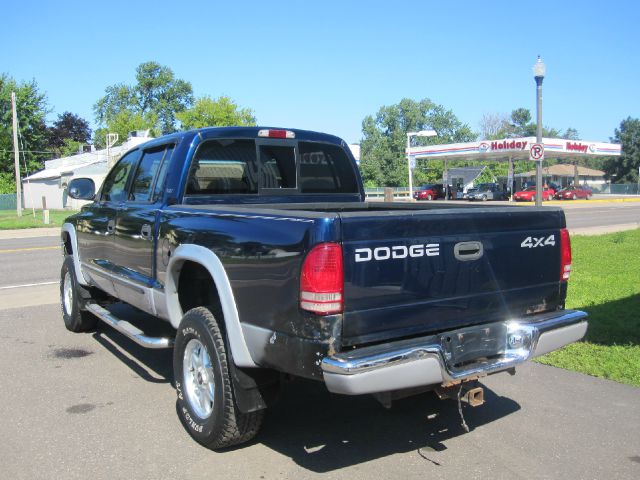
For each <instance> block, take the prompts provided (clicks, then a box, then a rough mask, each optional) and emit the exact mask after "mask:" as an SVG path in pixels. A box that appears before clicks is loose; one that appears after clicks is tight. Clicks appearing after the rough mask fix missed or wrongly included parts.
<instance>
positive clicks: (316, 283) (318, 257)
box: [300, 243, 344, 315]
mask: <svg viewBox="0 0 640 480" xmlns="http://www.w3.org/2000/svg"><path fill="white" fill-rule="evenodd" d="M343 285H344V277H343V267H342V247H341V246H340V244H339V243H321V244H319V245H316V246H315V247H313V248H312V249H311V251H310V252H309V253H308V254H307V258H305V259H304V263H303V264H302V273H301V275H300V308H302V309H303V310H307V311H309V312H313V313H317V314H320V315H329V314H331V313H341V312H342V308H343V302H342V292H343Z"/></svg>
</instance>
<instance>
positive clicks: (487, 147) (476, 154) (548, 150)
mask: <svg viewBox="0 0 640 480" xmlns="http://www.w3.org/2000/svg"><path fill="white" fill-rule="evenodd" d="M535 143H536V137H523V138H505V139H502V140H481V141H478V142H466V143H450V144H446V145H429V146H417V147H411V148H410V149H409V152H408V153H409V155H411V156H412V157H415V158H416V159H429V158H433V159H438V160H462V159H470V158H474V159H477V160H493V161H509V160H512V161H513V160H528V159H529V149H530V148H531V145H533V144H535ZM542 143H543V144H544V151H545V157H550V158H577V157H601V156H602V157H604V156H614V157H617V156H620V153H621V146H620V145H619V144H617V143H603V142H588V141H585V140H566V139H563V138H543V139H542Z"/></svg>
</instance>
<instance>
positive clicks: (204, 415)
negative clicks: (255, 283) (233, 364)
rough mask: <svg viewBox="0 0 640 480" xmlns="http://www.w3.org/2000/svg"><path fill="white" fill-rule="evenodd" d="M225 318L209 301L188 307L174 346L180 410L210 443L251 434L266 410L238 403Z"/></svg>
mask: <svg viewBox="0 0 640 480" xmlns="http://www.w3.org/2000/svg"><path fill="white" fill-rule="evenodd" d="M221 318H222V314H221V312H219V311H216V314H215V315H214V314H213V313H212V311H211V310H209V309H208V308H205V307H197V308H193V309H191V310H189V311H188V312H187V313H186V314H185V316H184V317H183V318H182V321H181V322H180V326H179V327H178V334H177V336H176V342H175V346H174V349H173V371H174V378H175V383H176V391H177V394H178V401H177V409H178V415H179V416H180V420H182V423H183V424H184V426H185V428H186V429H187V431H188V432H189V434H190V435H191V436H192V437H193V438H194V439H195V440H196V441H197V442H198V443H200V444H202V445H204V446H205V447H208V448H211V449H217V448H224V447H230V446H232V445H237V444H240V443H244V442H247V441H249V440H251V439H252V438H253V437H254V436H255V435H256V434H257V433H258V430H259V429H260V426H261V424H262V418H263V416H264V411H263V410H259V411H256V412H250V413H242V412H241V411H240V410H239V409H238V407H237V405H236V402H235V394H234V391H233V383H232V380H231V374H230V372H229V357H228V354H227V347H226V345H225V341H224V336H223V334H222V332H221V330H220V325H219V323H218V319H221Z"/></svg>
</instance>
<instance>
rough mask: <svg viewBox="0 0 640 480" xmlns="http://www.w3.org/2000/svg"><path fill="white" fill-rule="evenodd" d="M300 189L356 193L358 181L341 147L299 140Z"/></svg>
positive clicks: (318, 191) (313, 191)
mask: <svg viewBox="0 0 640 480" xmlns="http://www.w3.org/2000/svg"><path fill="white" fill-rule="evenodd" d="M298 148H299V150H300V192H301V193H358V182H357V180H356V175H355V172H354V170H353V167H352V166H351V162H350V161H349V158H348V157H347V155H346V153H345V152H344V150H343V149H342V148H340V147H338V146H336V145H328V144H323V143H313V142H300V143H299V147H298Z"/></svg>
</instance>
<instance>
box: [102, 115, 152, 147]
mask: <svg viewBox="0 0 640 480" xmlns="http://www.w3.org/2000/svg"><path fill="white" fill-rule="evenodd" d="M157 125H158V117H157V116H156V115H155V114H154V113H148V114H147V115H142V114H140V113H134V112H131V111H130V110H122V111H120V112H118V113H117V114H115V115H114V116H113V117H112V118H111V119H110V120H109V123H108V124H107V126H106V127H103V128H99V129H97V130H96V132H95V134H94V136H93V143H94V144H95V146H96V148H105V147H106V144H107V142H106V137H107V133H117V134H118V141H117V142H116V145H118V144H121V143H122V142H124V141H125V140H126V139H127V137H128V135H129V132H132V131H134V130H150V134H151V136H157V135H161V132H160V131H159V130H158V129H157Z"/></svg>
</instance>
